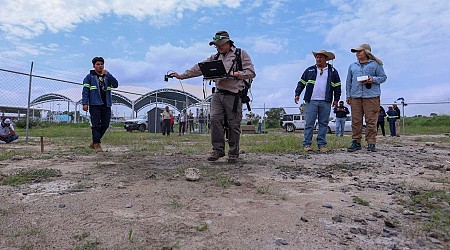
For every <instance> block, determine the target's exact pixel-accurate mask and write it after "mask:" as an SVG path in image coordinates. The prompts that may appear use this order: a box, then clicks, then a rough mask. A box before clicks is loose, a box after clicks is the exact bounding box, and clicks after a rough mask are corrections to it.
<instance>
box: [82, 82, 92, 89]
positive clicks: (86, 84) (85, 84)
mask: <svg viewBox="0 0 450 250" xmlns="http://www.w3.org/2000/svg"><path fill="white" fill-rule="evenodd" d="M83 87H86V88H90V87H91V85H90V84H89V83H84V84H83Z"/></svg>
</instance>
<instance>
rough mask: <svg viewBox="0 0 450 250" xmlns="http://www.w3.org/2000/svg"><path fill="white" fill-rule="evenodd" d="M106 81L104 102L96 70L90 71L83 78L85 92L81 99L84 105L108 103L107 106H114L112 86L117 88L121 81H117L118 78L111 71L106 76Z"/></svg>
mask: <svg viewBox="0 0 450 250" xmlns="http://www.w3.org/2000/svg"><path fill="white" fill-rule="evenodd" d="M104 81H105V84H106V103H103V100H102V95H101V93H100V91H101V90H100V86H99V83H98V78H97V74H96V73H95V70H91V71H90V73H89V74H88V75H87V76H86V77H85V78H84V80H83V93H82V100H81V102H82V104H83V105H84V104H88V105H104V104H106V106H107V107H111V106H112V97H111V88H117V87H118V86H119V82H117V79H116V78H114V76H113V75H111V73H109V72H108V73H107V74H106V75H105V76H104Z"/></svg>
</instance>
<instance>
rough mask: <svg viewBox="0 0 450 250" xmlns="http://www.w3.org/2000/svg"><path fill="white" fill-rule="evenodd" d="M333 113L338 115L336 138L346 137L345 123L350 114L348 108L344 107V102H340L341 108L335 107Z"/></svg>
mask: <svg viewBox="0 0 450 250" xmlns="http://www.w3.org/2000/svg"><path fill="white" fill-rule="evenodd" d="M333 113H335V114H336V136H340V137H342V136H344V129H345V122H346V121H347V115H348V114H350V112H349V111H348V108H347V107H345V106H344V101H339V106H337V107H335V108H334V110H333Z"/></svg>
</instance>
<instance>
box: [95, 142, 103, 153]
mask: <svg viewBox="0 0 450 250" xmlns="http://www.w3.org/2000/svg"><path fill="white" fill-rule="evenodd" d="M94 145H95V151H96V152H103V149H102V145H101V144H100V143H95V144H94Z"/></svg>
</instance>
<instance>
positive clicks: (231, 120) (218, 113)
mask: <svg viewBox="0 0 450 250" xmlns="http://www.w3.org/2000/svg"><path fill="white" fill-rule="evenodd" d="M238 99H239V101H238V104H237V111H236V112H233V106H234V100H235V96H233V95H227V94H223V93H220V92H217V93H215V94H214V96H213V97H212V99H211V144H212V150H213V151H214V152H217V153H225V136H224V125H225V119H227V120H226V121H227V123H228V127H229V137H228V145H229V147H230V149H229V150H228V156H230V155H233V156H239V140H240V136H241V120H242V101H241V98H239V97H238ZM225 117H226V118H225Z"/></svg>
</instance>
